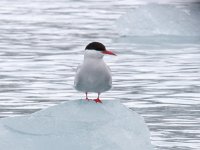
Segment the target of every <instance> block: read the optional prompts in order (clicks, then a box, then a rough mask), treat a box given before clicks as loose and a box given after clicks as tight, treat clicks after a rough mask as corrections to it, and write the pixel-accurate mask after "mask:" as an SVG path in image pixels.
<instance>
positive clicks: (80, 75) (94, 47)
mask: <svg viewBox="0 0 200 150" xmlns="http://www.w3.org/2000/svg"><path fill="white" fill-rule="evenodd" d="M105 54H109V55H115V54H114V53H113V52H111V51H108V50H106V48H105V46H104V45H103V44H101V43H99V42H92V43H90V44H88V45H87V46H86V49H85V53H84V61H83V63H82V64H81V65H80V66H79V67H78V68H77V72H76V76H75V80H74V87H75V89H76V90H78V91H81V92H84V93H85V94H86V100H89V99H88V96H87V94H88V92H94V93H98V97H97V99H95V101H96V102H99V103H101V100H100V99H99V95H100V94H101V93H102V92H105V91H108V90H110V88H111V87H112V77H111V73H110V69H109V67H108V66H107V65H106V63H105V62H104V60H103V56H104V55H105Z"/></svg>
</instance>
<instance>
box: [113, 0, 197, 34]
mask: <svg viewBox="0 0 200 150" xmlns="http://www.w3.org/2000/svg"><path fill="white" fill-rule="evenodd" d="M199 8H200V3H194V4H190V5H187V6H185V7H180V6H179V7H178V6H175V5H169V4H168V5H163V4H147V5H141V6H139V7H138V8H135V9H133V10H130V11H128V12H127V13H126V14H125V15H123V16H121V17H120V19H119V20H118V21H117V29H118V31H119V33H120V34H121V35H123V36H155V35H169V36H172V35H173V36H200V11H199Z"/></svg>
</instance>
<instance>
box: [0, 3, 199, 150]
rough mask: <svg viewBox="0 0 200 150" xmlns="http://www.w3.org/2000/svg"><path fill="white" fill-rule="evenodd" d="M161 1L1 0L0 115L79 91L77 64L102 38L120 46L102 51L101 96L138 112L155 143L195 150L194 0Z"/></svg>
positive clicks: (196, 48)
mask: <svg viewBox="0 0 200 150" xmlns="http://www.w3.org/2000/svg"><path fill="white" fill-rule="evenodd" d="M151 2H156V1H153V0H152V1H151ZM162 3H165V4H164V5H163V4H147V1H142V2H141V1H129V0H120V1H116V2H113V1H98V0H95V1H90V0H86V1H84V0H80V1H72V0H57V1H53V0H48V1H47V0H16V1H12V2H11V1H9V0H2V1H1V2H0V7H1V9H0V23H1V24H0V33H1V34H0V68H1V72H0V80H1V82H0V87H1V88H0V117H9V116H19V115H24V114H30V113H32V112H35V111H37V110H40V109H42V108H46V107H49V106H52V105H56V104H58V103H60V102H63V101H67V100H71V99H79V98H84V94H83V93H79V92H76V91H75V90H74V88H73V79H74V74H75V70H76V66H77V65H78V64H80V63H81V61H82V60H83V52H84V48H85V46H86V45H87V44H88V43H89V42H91V41H99V42H102V43H104V44H105V45H106V47H107V48H108V49H110V50H112V51H114V52H115V53H117V56H116V57H114V56H113V57H111V56H105V61H106V62H107V63H108V65H109V66H110V68H111V70H112V75H113V89H112V90H111V91H109V92H107V93H103V94H102V95H101V98H102V99H105V100H106V99H109V100H121V99H123V101H121V102H122V103H124V104H125V105H127V106H128V107H130V108H131V109H133V110H134V111H137V112H138V113H140V114H141V115H142V116H143V117H144V118H145V121H146V123H147V125H148V127H149V128H150V133H151V140H152V143H153V144H154V145H155V147H156V149H159V150H174V149H176V150H188V149H193V150H199V149H200V144H199V143H200V142H199V141H200V126H199V124H200V115H199V112H200V109H199V108H200V94H199V93H200V43H199V41H200V38H199V30H200V29H199V26H198V24H199V20H200V19H199V16H200V15H199V10H200V9H199V4H198V3H185V1H182V2H174V1H170V0H169V1H162ZM166 3H167V4H166ZM140 5H142V6H140ZM90 96H91V95H90ZM95 96H96V95H92V97H95Z"/></svg>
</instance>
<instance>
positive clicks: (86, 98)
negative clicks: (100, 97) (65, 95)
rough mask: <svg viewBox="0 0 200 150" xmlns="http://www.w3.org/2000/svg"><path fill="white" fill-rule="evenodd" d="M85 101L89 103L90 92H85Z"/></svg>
mask: <svg viewBox="0 0 200 150" xmlns="http://www.w3.org/2000/svg"><path fill="white" fill-rule="evenodd" d="M85 96H86V97H85V100H87V101H89V98H88V92H85Z"/></svg>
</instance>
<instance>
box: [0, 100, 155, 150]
mask: <svg viewBox="0 0 200 150" xmlns="http://www.w3.org/2000/svg"><path fill="white" fill-rule="evenodd" d="M149 136H150V135H149V131H148V128H147V126H146V125H145V122H144V120H143V118H142V117H141V116H140V115H138V114H137V113H135V112H134V111H132V110H130V109H128V108H126V107H125V106H124V105H122V104H121V103H120V102H119V101H103V104H96V103H95V102H92V101H90V102H87V101H83V100H76V101H69V102H65V103H63V104H60V105H57V106H53V107H50V108H47V109H45V110H41V111H39V112H36V113H33V114H31V115H27V116H22V117H13V118H4V119H1V120H0V149H2V150H3V149H4V150H152V149H153V148H152V145H151V143H150V139H149Z"/></svg>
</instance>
